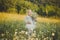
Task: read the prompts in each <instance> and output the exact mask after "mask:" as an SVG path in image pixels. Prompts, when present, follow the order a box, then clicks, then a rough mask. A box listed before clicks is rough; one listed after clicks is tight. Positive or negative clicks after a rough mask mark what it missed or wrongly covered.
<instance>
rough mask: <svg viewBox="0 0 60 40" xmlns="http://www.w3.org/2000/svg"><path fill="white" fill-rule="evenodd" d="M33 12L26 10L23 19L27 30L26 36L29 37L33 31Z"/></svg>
mask: <svg viewBox="0 0 60 40" xmlns="http://www.w3.org/2000/svg"><path fill="white" fill-rule="evenodd" d="M32 14H33V12H32V11H31V10H28V12H27V16H26V17H25V23H26V28H27V29H28V36H31V34H32V32H33V30H34V29H35V25H36V23H35V21H36V20H35V18H34V17H32Z"/></svg>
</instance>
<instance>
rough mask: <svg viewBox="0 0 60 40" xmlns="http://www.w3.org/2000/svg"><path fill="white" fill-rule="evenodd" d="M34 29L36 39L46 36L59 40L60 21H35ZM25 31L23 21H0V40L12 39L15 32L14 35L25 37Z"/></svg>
mask: <svg viewBox="0 0 60 40" xmlns="http://www.w3.org/2000/svg"><path fill="white" fill-rule="evenodd" d="M34 31H35V33H36V38H38V39H41V40H43V39H44V38H47V37H48V39H49V40H50V39H52V37H54V39H56V40H60V36H59V35H60V23H48V22H47V23H46V22H37V25H36V28H35V29H34ZM26 32H27V29H26V28H25V23H24V21H16V20H15V21H13V20H12V21H0V40H2V39H5V40H6V39H7V40H13V39H14V38H15V33H17V34H16V37H17V36H18V37H19V38H22V37H23V38H27V35H26ZM52 33H54V36H53V35H52Z"/></svg>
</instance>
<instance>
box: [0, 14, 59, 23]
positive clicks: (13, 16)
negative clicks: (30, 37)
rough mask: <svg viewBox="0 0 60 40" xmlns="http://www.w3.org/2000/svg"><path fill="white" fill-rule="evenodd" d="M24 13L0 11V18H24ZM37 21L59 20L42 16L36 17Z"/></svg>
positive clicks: (18, 19)
mask: <svg viewBox="0 0 60 40" xmlns="http://www.w3.org/2000/svg"><path fill="white" fill-rule="evenodd" d="M25 16H26V15H20V14H16V13H15V14H14V13H13V14H9V13H0V20H7V21H9V20H17V21H20V20H24V17H25ZM37 21H38V22H53V23H55V22H60V19H51V18H44V17H37Z"/></svg>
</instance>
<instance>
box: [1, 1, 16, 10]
mask: <svg viewBox="0 0 60 40" xmlns="http://www.w3.org/2000/svg"><path fill="white" fill-rule="evenodd" d="M15 4H16V0H0V11H7V10H8V9H9V8H12V7H14V5H15Z"/></svg>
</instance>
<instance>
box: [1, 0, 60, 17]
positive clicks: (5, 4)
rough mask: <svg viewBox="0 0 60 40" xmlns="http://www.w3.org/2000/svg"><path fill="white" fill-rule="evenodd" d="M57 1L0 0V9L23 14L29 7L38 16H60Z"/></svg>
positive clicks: (59, 6)
mask: <svg viewBox="0 0 60 40" xmlns="http://www.w3.org/2000/svg"><path fill="white" fill-rule="evenodd" d="M59 3H60V1H59V0H57V1H56V0H0V11H9V12H12V11H13V12H17V13H18V14H25V13H26V10H27V9H31V10H32V11H35V12H37V13H38V14H39V15H40V16H44V17H45V16H47V17H48V16H49V17H51V16H57V17H60V4H59Z"/></svg>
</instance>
